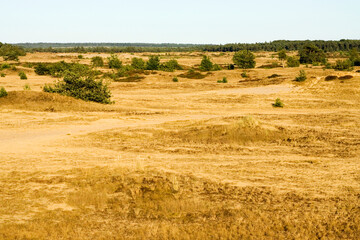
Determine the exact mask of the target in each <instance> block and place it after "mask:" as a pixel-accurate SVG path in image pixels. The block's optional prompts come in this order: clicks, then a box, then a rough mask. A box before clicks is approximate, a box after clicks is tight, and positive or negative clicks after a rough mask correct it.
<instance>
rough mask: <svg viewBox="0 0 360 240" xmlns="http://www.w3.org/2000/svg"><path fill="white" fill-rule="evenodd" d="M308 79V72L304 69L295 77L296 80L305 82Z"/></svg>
mask: <svg viewBox="0 0 360 240" xmlns="http://www.w3.org/2000/svg"><path fill="white" fill-rule="evenodd" d="M305 80H306V73H305V71H304V70H300V73H299V76H297V77H296V78H295V81H297V82H303V81H305Z"/></svg>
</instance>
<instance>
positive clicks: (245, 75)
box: [241, 72, 249, 78]
mask: <svg viewBox="0 0 360 240" xmlns="http://www.w3.org/2000/svg"><path fill="white" fill-rule="evenodd" d="M241 77H243V78H247V77H249V76H248V75H247V73H246V72H242V73H241Z"/></svg>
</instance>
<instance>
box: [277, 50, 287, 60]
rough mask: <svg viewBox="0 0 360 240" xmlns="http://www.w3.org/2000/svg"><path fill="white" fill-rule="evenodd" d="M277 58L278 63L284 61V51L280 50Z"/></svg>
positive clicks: (285, 56)
mask: <svg viewBox="0 0 360 240" xmlns="http://www.w3.org/2000/svg"><path fill="white" fill-rule="evenodd" d="M278 58H279V60H280V61H285V60H286V58H287V55H286V50H285V49H282V50H280V51H279V52H278Z"/></svg>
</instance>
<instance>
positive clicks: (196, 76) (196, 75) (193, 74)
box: [178, 69, 206, 79]
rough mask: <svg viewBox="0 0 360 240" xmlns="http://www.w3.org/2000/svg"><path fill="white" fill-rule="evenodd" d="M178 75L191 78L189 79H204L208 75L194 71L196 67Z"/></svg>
mask: <svg viewBox="0 0 360 240" xmlns="http://www.w3.org/2000/svg"><path fill="white" fill-rule="evenodd" d="M178 77H182V78H189V79H203V78H205V77H206V75H205V74H201V73H200V72H197V71H194V69H190V70H189V71H187V72H186V73H183V74H180V75H178Z"/></svg>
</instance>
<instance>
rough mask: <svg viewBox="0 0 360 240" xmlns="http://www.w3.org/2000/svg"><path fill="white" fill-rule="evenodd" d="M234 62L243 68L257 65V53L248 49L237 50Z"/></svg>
mask: <svg viewBox="0 0 360 240" xmlns="http://www.w3.org/2000/svg"><path fill="white" fill-rule="evenodd" d="M233 62H234V64H236V65H237V66H238V67H239V68H242V69H247V68H254V67H255V65H256V62H255V55H254V54H253V53H252V52H250V51H247V50H243V51H240V52H236V53H235V54H234V56H233Z"/></svg>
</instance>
